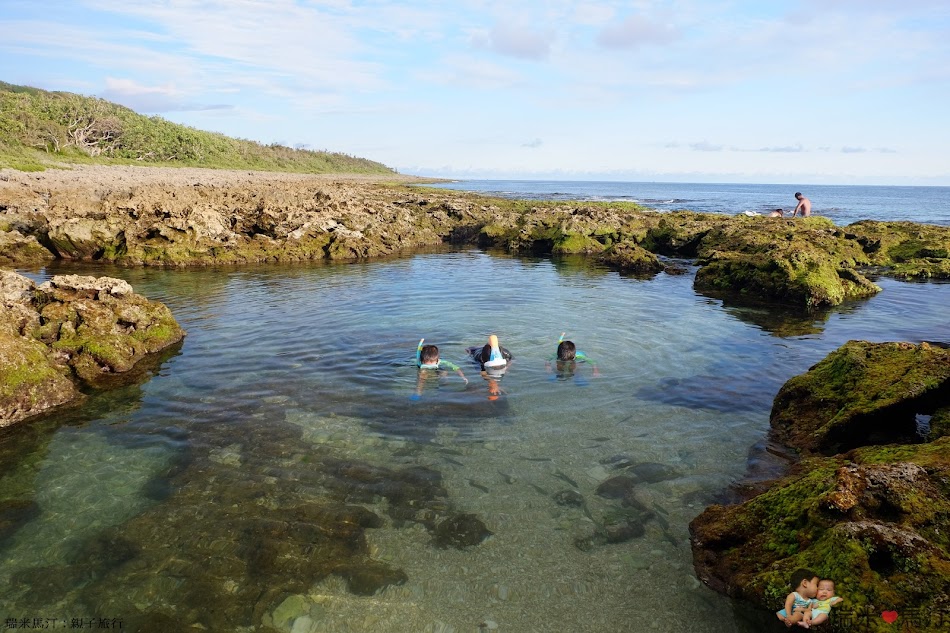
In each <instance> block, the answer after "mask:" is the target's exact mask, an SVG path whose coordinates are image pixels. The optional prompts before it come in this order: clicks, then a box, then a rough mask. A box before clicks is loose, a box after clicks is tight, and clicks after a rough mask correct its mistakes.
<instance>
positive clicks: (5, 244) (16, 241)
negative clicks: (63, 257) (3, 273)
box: [0, 229, 55, 266]
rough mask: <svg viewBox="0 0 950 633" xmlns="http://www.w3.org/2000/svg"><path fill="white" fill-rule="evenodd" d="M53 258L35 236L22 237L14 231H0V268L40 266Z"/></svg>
mask: <svg viewBox="0 0 950 633" xmlns="http://www.w3.org/2000/svg"><path fill="white" fill-rule="evenodd" d="M54 257H55V255H53V253H52V252H51V251H50V250H49V249H47V248H44V247H43V245H41V244H40V243H39V241H38V240H37V239H36V237H35V236H33V235H23V234H22V233H20V232H19V231H17V230H15V229H14V230H9V231H7V230H0V266H12V265H14V264H16V265H20V266H29V265H35V264H42V263H45V262H48V261H49V260H51V259H53V258H54Z"/></svg>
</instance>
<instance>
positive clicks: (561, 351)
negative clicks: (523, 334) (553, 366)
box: [548, 341, 577, 360]
mask: <svg viewBox="0 0 950 633" xmlns="http://www.w3.org/2000/svg"><path fill="white" fill-rule="evenodd" d="M548 349H550V348H548ZM576 355H577V347H575V346H574V343H573V342H572V341H561V342H560V343H559V344H558V346H557V359H558V360H574V357H575V356H576Z"/></svg>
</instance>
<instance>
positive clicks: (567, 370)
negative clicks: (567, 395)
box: [545, 332, 600, 384]
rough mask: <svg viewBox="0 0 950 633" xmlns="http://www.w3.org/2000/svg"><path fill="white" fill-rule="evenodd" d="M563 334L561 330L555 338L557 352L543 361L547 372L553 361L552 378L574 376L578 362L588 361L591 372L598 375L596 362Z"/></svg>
mask: <svg viewBox="0 0 950 633" xmlns="http://www.w3.org/2000/svg"><path fill="white" fill-rule="evenodd" d="M565 334H567V333H566V332H561V337H560V338H559V339H558V340H557V352H556V353H555V355H554V358H550V359H548V362H546V363H545V368H546V369H547V370H548V371H549V372H550V371H551V362H552V361H553V362H554V363H555V369H556V370H557V371H556V373H555V376H554V377H553V378H552V379H556V378H564V379H566V378H572V377H574V372H575V371H576V369H577V363H578V362H581V363H590V366H591V370H592V371H591V373H592V374H593V376H594V378H597V377H598V376H600V370H598V369H597V363H596V362H594V359H592V358H591V357H590V356H588V355H587V354H585V353H584V352H582V351H580V350H578V349H577V346H576V345H575V344H574V342H573V341H565V340H564V335H565ZM581 384H583V383H581Z"/></svg>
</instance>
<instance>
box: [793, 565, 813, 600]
mask: <svg viewBox="0 0 950 633" xmlns="http://www.w3.org/2000/svg"><path fill="white" fill-rule="evenodd" d="M791 585H792V589H794V590H795V591H797V592H798V593H800V594H802V595H803V596H805V597H806V598H814V597H815V594H816V593H818V574H816V573H815V572H813V571H812V570H810V569H796V570H795V571H794V572H792V582H791Z"/></svg>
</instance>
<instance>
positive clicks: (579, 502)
mask: <svg viewBox="0 0 950 633" xmlns="http://www.w3.org/2000/svg"><path fill="white" fill-rule="evenodd" d="M554 503H556V504H558V505H559V506H567V507H570V508H581V507H583V506H584V503H585V502H584V495H582V494H581V493H579V492H577V491H576V490H561V491H559V492H556V493H554Z"/></svg>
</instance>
